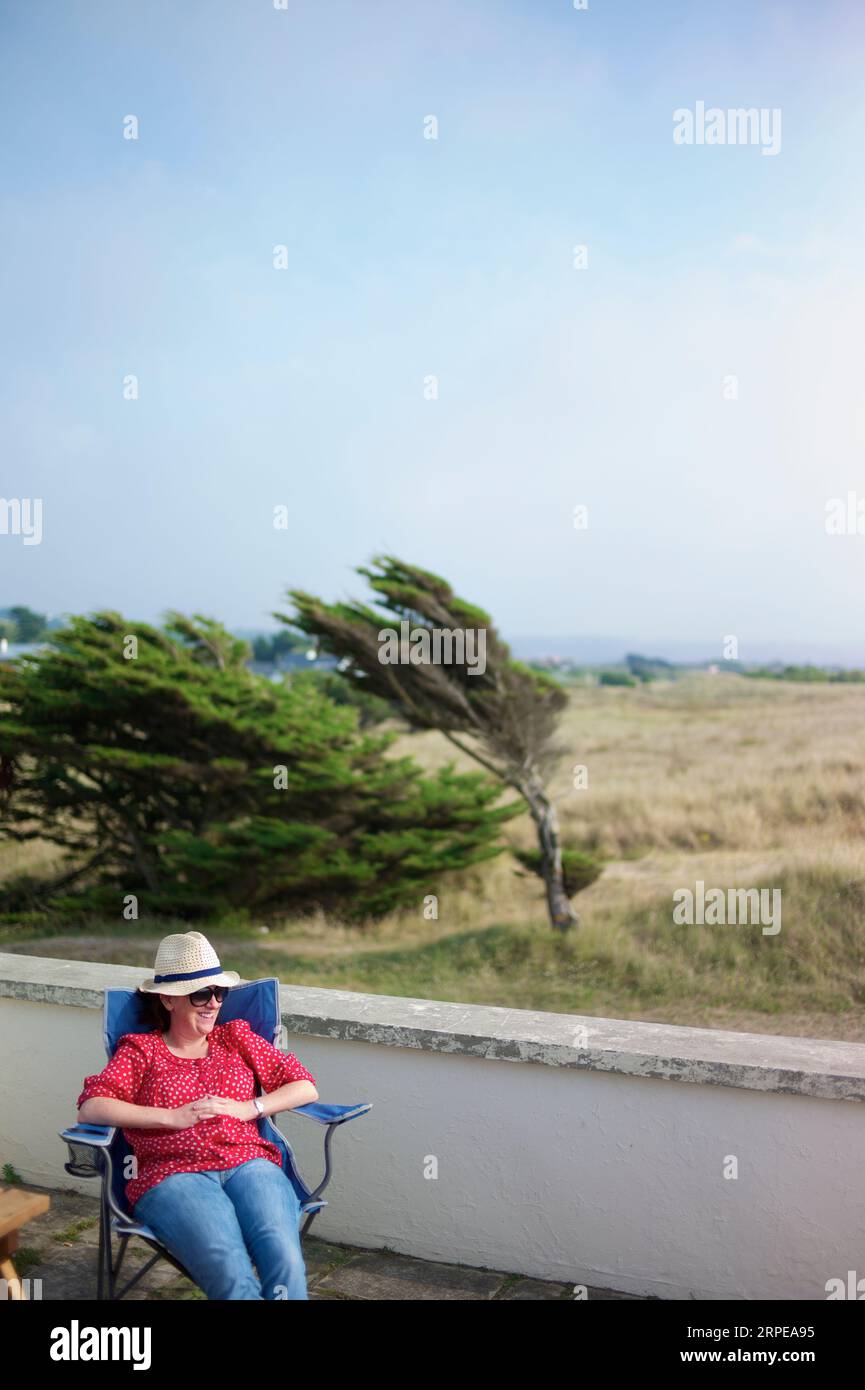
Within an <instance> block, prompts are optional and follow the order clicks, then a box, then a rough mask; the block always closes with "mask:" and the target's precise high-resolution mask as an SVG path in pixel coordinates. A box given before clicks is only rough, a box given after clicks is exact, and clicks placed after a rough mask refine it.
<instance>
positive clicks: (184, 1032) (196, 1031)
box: [159, 994, 222, 1038]
mask: <svg viewBox="0 0 865 1390" xmlns="http://www.w3.org/2000/svg"><path fill="white" fill-rule="evenodd" d="M159 997H160V999H161V1000H162V1002H163V1004H164V1005H165V1007H166V1009H168V1011H169V1013H170V1014H171V1031H172V1033H176V1034H177V1035H178V1036H179V1037H188V1038H204V1037H206V1036H207V1035H208V1033H211V1032H212V1031H213V1025H214V1024H215V1022H216V1018H217V1015H218V1013H219V1010H220V1008H221V1007H222V1006H221V1005H220V1004H219V1003H217V1001H216V999H215V998H214V996H213V995H212V994H211V996H210V998H209V999H208V1001H207V1003H206V1004H198V1005H196V1004H193V1003H192V1002H191V1000H190V999H189V997H188V995H185V994H161V995H160V996H159Z"/></svg>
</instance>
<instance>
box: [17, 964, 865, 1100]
mask: <svg viewBox="0 0 865 1390" xmlns="http://www.w3.org/2000/svg"><path fill="white" fill-rule="evenodd" d="M150 973H152V972H149V971H147V970H139V969H135V968H133V967H131V966H121V965H101V964H95V963H92V962H88V961H72V960H54V959H51V958H49V957H45V956H29V955H13V954H9V953H2V952H0V998H3V997H6V998H13V999H25V1000H32V1001H33V1002H34V1003H47V1004H59V1005H73V1006H77V1007H79V1008H89V1009H100V1008H101V1007H102V992H103V990H105V989H106V988H109V987H119V988H124V989H135V988H137V986H138V985H139V984H140V983H141V981H142V980H144V979H146V978H147V976H148V974H150ZM280 998H281V1005H282V1021H283V1023H284V1024H285V1026H286V1028H287V1030H288V1032H289V1035H300V1034H306V1035H309V1036H312V1037H320V1038H340V1039H344V1040H349V1041H353V1042H362V1043H367V1044H369V1045H371V1046H379V1047H414V1048H422V1049H425V1050H427V1051H432V1052H447V1053H456V1054H463V1055H465V1056H469V1057H481V1058H487V1059H490V1060H498V1061H505V1062H524V1063H532V1064H535V1065H540V1066H546V1067H571V1068H575V1069H581V1070H588V1071H603V1072H619V1073H621V1074H622V1075H625V1076H644V1077H655V1078H658V1079H661V1080H664V1081H687V1082H692V1083H696V1084H699V1085H714V1086H736V1087H741V1088H744V1089H746V1090H755V1091H780V1092H786V1093H788V1094H799V1095H803V1096H814V1097H818V1098H823V1099H829V1100H858V1101H865V1044H862V1043H845V1042H833V1041H820V1040H815V1039H811V1038H785V1037H776V1036H773V1035H766V1034H762V1033H728V1032H724V1031H723V1030H721V1029H711V1028H678V1027H673V1026H672V1025H668V1024H663V1023H637V1022H626V1021H622V1020H619V1019H612V1018H592V1017H588V1016H585V1017H584V1016H581V1015H578V1014H554V1013H539V1012H538V1013H536V1012H533V1011H532V1010H529V1009H500V1008H493V1007H488V1006H486V1005H481V1004H450V1003H445V1002H441V1001H439V1000H431V999H402V998H398V997H395V996H392V995H386V994H353V993H349V992H347V991H345V990H335V989H311V988H308V987H306V986H293V985H281V988H280Z"/></svg>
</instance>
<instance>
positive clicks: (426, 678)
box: [273, 555, 600, 930]
mask: <svg viewBox="0 0 865 1390" xmlns="http://www.w3.org/2000/svg"><path fill="white" fill-rule="evenodd" d="M372 564H373V566H374V567H375V568H372V569H371V568H367V567H366V566H363V565H361V566H358V567H357V571H356V572H357V573H358V574H362V575H364V576H365V577H366V578H367V579H368V580H369V583H370V585H371V587H372V588H373V589H374V590H375V592H376V594H377V595H378V596H380V597H379V600H378V602H379V608H377V609H376V608H372V607H369V606H368V605H366V604H363V603H356V602H349V603H334V604H327V603H324V602H323V601H322V600H321V599H319V598H316V597H314V596H313V595H312V594H308V593H306V592H305V591H304V590H301V589H290V590H289V591H288V597H289V598H290V599H291V600H292V601H293V603H294V608H295V611H294V613H292V614H284V613H274V615H273V616H274V617H275V618H277V619H279V620H280V621H281V622H283V623H287V624H289V625H290V626H292V627H295V628H299V629H300V630H301V631H303V632H306V633H308V634H309V635H310V636H313V637H315V638H316V640H317V642H318V644H319V646H320V647H321V648H323V649H324V650H325V651H328V652H331V653H333V654H334V655H336V656H339V657H341V658H343V660H342V662H341V663H340V672H341V675H342V676H343V678H344V679H345V680H347V681H350V682H352V683H353V684H354V685H356V686H357V688H358V689H360V690H363V691H367V692H369V693H371V694H373V695H378V696H381V697H382V698H383V699H386V700H389V701H390V702H391V703H392V704H393V705H394V706H395V707H396V708H397V709H398V710H399V711H400V713H401V714H402V715H403V716H404V717H405V718H406V719H407V720H408V722H409V724H410V725H411V726H412V727H414V728H417V729H438V730H440V731H441V732H442V733H443V734H444V735H445V737H446V738H448V739H449V740H450V742H451V743H453V744H454V745H455V746H456V747H457V748H459V749H461V750H462V751H463V752H464V753H467V754H469V756H470V757H472V758H474V759H475V760H476V761H477V762H478V763H480V764H481V766H482V767H484V768H486V770H487V771H488V772H490V773H492V774H493V775H494V776H495V777H497V778H498V779H499V780H500V781H501V782H503V783H505V784H506V785H507V786H509V787H512V788H513V789H514V790H515V791H517V792H518V793H519V794H520V796H521V797H522V798H523V800H524V802H525V804H526V806H527V807H528V810H529V812H530V814H531V817H532V820H533V821H534V823H535V828H536V831H537V836H538V843H539V848H540V867H541V872H542V876H543V880H544V884H545V886H546V895H547V906H548V909H549V915H550V920H551V922H552V924H553V926H555V927H557V928H560V929H561V930H567V929H568V928H570V927H571V926H572V925H573V924H575V923H576V922H577V921H578V920H579V919H578V917H577V914H576V912H575V911H574V908H573V906H572V904H571V901H570V898H569V896H568V892H567V890H566V885H565V881H564V876H563V872H562V844H561V835H560V831H559V822H558V817H557V815H556V810H555V807H554V805H553V803H552V801H551V800H550V797H549V795H548V793H547V790H546V783H547V780H548V776H549V773H550V771H551V769H552V766H553V764H554V762H555V760H556V759H557V757H558V756H559V754H560V751H561V750H560V749H558V748H556V747H555V746H554V742H553V739H554V734H555V731H556V726H557V723H558V719H559V716H560V714H561V712H562V710H563V709H564V707H565V705H566V704H567V695H566V693H565V691H564V690H563V689H562V687H561V686H560V685H558V684H557V683H556V681H555V680H553V678H552V677H550V676H548V675H546V674H545V673H543V672H539V671H534V670H532V669H531V668H530V667H528V666H526V665H524V664H523V663H522V662H519V661H515V660H514V659H513V657H512V656H511V652H510V648H509V647H508V646H507V644H506V643H505V642H504V641H503V640H502V638H501V637H500V636H499V633H498V632H497V631H496V628H495V627H494V625H493V622H492V619H491V618H490V616H489V614H487V613H485V612H483V610H482V609H480V608H476V607H475V606H474V605H472V604H469V603H467V602H466V601H465V600H464V599H461V598H458V597H457V596H456V595H455V594H454V592H453V590H452V588H451V586H450V585H449V584H448V583H447V581H446V580H445V579H442V578H441V577H440V576H439V575H436V574H431V573H429V571H427V570H423V569H419V568H418V567H417V566H415V565H408V564H405V563H404V562H403V561H402V560H399V559H397V558H396V557H394V556H390V555H383V556H375V557H374V559H373V561H372ZM402 624H406V625H407V628H408V636H409V637H411V633H412V632H415V633H417V634H418V640H415V639H412V640H411V645H410V646H409V649H408V651H407V653H406V656H407V659H402V660H399V661H397V662H394V661H391V660H388V659H385V658H386V657H387V656H389V655H392V654H393V647H394V644H393V641H392V639H390V638H389V637H385V638H383V637H382V635H381V634H382V633H385V632H387V630H392V631H393V632H396V631H397V630H399V631H400V632H402V633H403V635H404V636H405V635H406V628H403V627H402V626H401V625H402ZM436 629H437V630H438V631H439V633H440V634H441V633H442V632H445V633H448V634H449V635H450V638H451V642H450V644H448V643H447V640H446V639H442V638H441V637H440V638H439V642H440V650H441V653H442V654H444V653H445V652H446V650H447V646H448V645H450V648H451V650H450V653H449V654H450V655H451V656H452V655H453V653H454V651H456V652H459V649H460V647H459V641H458V640H457V639H458V637H459V635H460V634H461V635H462V640H463V650H464V654H468V655H469V656H470V657H471V662H468V661H454V660H439V661H435V660H429V659H423V657H424V654H425V651H429V652H431V653H434V652H435V642H434V633H435V630H436ZM480 632H483V634H484V642H485V652H484V656H485V669H484V670H483V671H481V662H480V661H479V660H478V656H479V646H475V645H473V643H475V642H477V643H478V644H479V638H478V637H477V636H475V637H474V638H472V637H471V634H472V633H474V634H478V633H480ZM423 634H426V637H425V639H424V636H423ZM386 643H387V645H386ZM425 643H426V645H425ZM472 664H474V666H475V668H476V669H475V670H474V672H472ZM598 871H600V869H599V870H598Z"/></svg>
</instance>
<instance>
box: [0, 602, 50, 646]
mask: <svg viewBox="0 0 865 1390" xmlns="http://www.w3.org/2000/svg"><path fill="white" fill-rule="evenodd" d="M0 617H2V618H3V620H4V621H3V622H2V624H0V626H2V628H3V629H4V631H3V634H2V635H3V636H6V637H9V639H10V640H11V641H12V642H23V643H28V642H38V641H39V640H40V639H41V638H42V637H43V636H44V635H45V632H46V629H47V624H48V619H47V617H46V615H45V614H44V613H34V612H33V609H32V608H24V607H22V606H21V605H20V604H18V605H16V606H15V607H13V608H4V609H3V610H2V611H0Z"/></svg>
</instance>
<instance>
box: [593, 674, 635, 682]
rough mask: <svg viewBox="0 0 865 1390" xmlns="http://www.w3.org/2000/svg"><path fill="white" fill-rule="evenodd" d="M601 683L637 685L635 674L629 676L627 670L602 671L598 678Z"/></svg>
mask: <svg viewBox="0 0 865 1390" xmlns="http://www.w3.org/2000/svg"><path fill="white" fill-rule="evenodd" d="M598 684H599V685H636V684H637V682H636V681H635V680H634V677H633V676H629V675H628V673H627V671H602V672H601V674H600V676H599V678H598Z"/></svg>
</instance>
